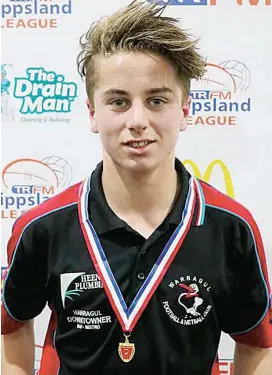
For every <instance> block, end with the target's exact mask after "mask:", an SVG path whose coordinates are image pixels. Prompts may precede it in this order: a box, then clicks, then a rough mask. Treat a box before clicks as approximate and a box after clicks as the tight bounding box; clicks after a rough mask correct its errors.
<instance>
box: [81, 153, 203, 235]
mask: <svg viewBox="0 0 272 375" xmlns="http://www.w3.org/2000/svg"><path fill="white" fill-rule="evenodd" d="M175 169H176V171H177V173H178V175H179V177H180V184H181V191H180V194H179V196H178V199H177V200H176V202H175V204H174V205H173V207H172V210H171V211H170V213H169V214H168V216H167V217H166V218H165V220H164V222H163V223H164V224H165V225H174V226H178V225H179V223H180V220H181V215H182V212H183V209H184V206H185V201H186V197H187V194H188V189H189V180H190V178H191V175H190V173H189V172H188V171H187V169H186V168H185V167H184V166H183V164H182V163H181V162H180V161H179V160H178V159H176V160H175ZM102 171H103V162H100V163H99V164H98V165H97V167H96V169H95V170H94V171H93V173H92V175H91V182H90V184H91V186H90V187H91V189H90V194H89V197H88V198H89V201H88V207H89V217H90V220H91V222H92V224H93V226H94V228H95V230H96V233H97V234H103V233H107V232H110V231H114V230H117V229H120V228H127V224H126V222H125V221H123V220H121V219H120V218H119V217H118V216H117V215H116V214H115V213H114V212H113V211H112V209H111V208H110V207H109V205H108V203H107V201H106V198H105V194H104V190H103V186H102ZM197 186H198V192H197V194H196V202H195V208H194V215H193V219H192V224H191V225H192V226H200V225H202V224H203V220H204V214H203V209H204V208H205V202H204V196H203V193H202V189H201V184H200V183H199V182H198V181H197ZM200 210H201V212H200ZM200 214H201V217H200Z"/></svg>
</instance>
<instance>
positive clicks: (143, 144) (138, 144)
mask: <svg viewBox="0 0 272 375" xmlns="http://www.w3.org/2000/svg"><path fill="white" fill-rule="evenodd" d="M154 142H155V141H151V140H142V141H128V142H125V143H124V145H125V146H128V147H131V148H143V147H146V146H148V145H150V144H151V143H154Z"/></svg>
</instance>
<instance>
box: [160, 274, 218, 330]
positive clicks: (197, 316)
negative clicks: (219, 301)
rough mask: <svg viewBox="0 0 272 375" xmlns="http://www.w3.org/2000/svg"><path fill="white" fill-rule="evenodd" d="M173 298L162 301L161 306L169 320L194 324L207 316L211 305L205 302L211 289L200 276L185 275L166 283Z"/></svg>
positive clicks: (183, 323)
mask: <svg viewBox="0 0 272 375" xmlns="http://www.w3.org/2000/svg"><path fill="white" fill-rule="evenodd" d="M168 287H169V288H171V289H172V290H173V293H174V298H171V302H170V300H169V301H168V300H165V301H163V308H164V310H165V312H166V314H167V315H168V316H169V318H170V319H171V320H173V321H174V322H175V323H177V324H181V325H196V324H199V323H201V322H203V320H204V319H205V318H206V317H207V315H208V314H209V312H210V310H211V309H212V306H211V305H210V304H209V303H207V302H206V300H207V299H209V298H208V294H209V292H210V290H211V287H210V285H209V284H208V283H207V282H205V281H204V280H203V279H202V278H197V277H196V276H186V277H180V278H178V279H175V280H174V281H172V282H170V284H169V285H168Z"/></svg>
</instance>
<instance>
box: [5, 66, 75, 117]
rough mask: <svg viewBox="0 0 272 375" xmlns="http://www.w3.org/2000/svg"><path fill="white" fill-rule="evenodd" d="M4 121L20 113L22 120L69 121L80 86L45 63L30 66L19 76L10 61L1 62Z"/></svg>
mask: <svg viewBox="0 0 272 375" xmlns="http://www.w3.org/2000/svg"><path fill="white" fill-rule="evenodd" d="M1 74H2V76H1V112H2V116H3V119H2V120H3V122H5V121H11V120H14V119H15V118H16V117H17V116H20V118H19V120H20V121H21V122H24V123H26V122H28V123H29V122H36V123H44V122H50V123H56V122H65V123H69V122H70V117H69V115H70V112H71V110H72V106H73V103H74V100H75V98H76V97H77V92H78V87H77V84H76V83H75V82H72V81H69V80H67V79H66V78H65V77H64V75H63V74H59V73H57V72H55V71H52V70H47V69H45V68H43V67H30V68H27V69H26V71H25V74H23V75H20V76H16V75H15V74H14V72H13V66H12V65H11V64H3V65H1Z"/></svg>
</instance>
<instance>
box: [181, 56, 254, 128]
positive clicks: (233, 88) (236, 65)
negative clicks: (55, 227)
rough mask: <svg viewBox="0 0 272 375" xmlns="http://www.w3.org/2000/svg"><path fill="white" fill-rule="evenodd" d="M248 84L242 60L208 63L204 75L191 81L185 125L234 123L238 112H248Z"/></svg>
mask: <svg viewBox="0 0 272 375" xmlns="http://www.w3.org/2000/svg"><path fill="white" fill-rule="evenodd" d="M249 86H250V72H249V70H248V68H247V67H246V65H245V64H243V63H242V62H240V61H236V60H229V61H224V62H222V63H220V64H219V65H216V64H211V63H208V64H207V67H206V73H205V75H204V77H203V78H202V79H200V80H198V81H195V80H193V82H192V88H191V92H190V95H191V97H192V103H191V116H189V118H188V125H192V126H203V125H208V126H235V125H236V116H237V114H238V113H245V112H250V111H251V98H250V97H248V96H247V95H246V91H247V90H248V88H249Z"/></svg>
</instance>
